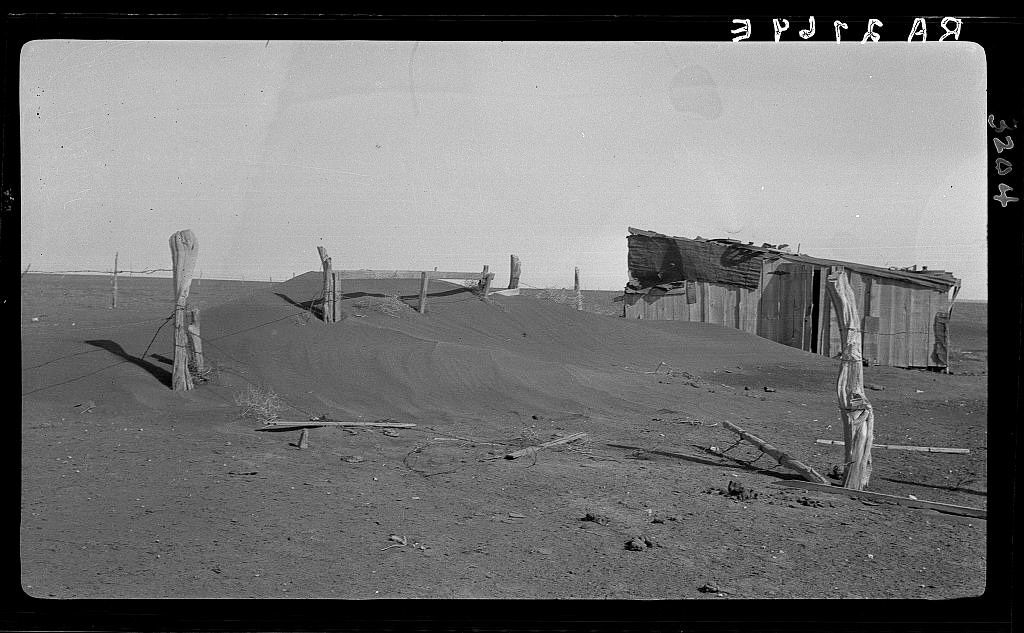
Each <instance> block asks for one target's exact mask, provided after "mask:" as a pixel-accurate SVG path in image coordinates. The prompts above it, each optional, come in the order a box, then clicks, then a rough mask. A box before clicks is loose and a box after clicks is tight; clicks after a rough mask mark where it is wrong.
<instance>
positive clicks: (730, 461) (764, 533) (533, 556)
mask: <svg viewBox="0 0 1024 633" xmlns="http://www.w3.org/2000/svg"><path fill="white" fill-rule="evenodd" d="M22 284H23V286H22V358H21V390H22V400H21V402H22V421H21V456H22V482H21V491H22V505H21V562H22V572H21V579H22V586H23V588H24V590H25V591H26V592H27V593H28V594H29V595H31V596H35V597H42V598H47V597H49V598H165V597H174V598H249V597H257V598H354V599H374V598H577V599H583V598H597V599H603V598H639V599H651V598H670V599H691V598H692V599H696V600H728V599H733V598H927V599H944V598H956V597H968V596H978V595H980V594H982V593H983V592H984V591H985V588H986V587H985V572H986V540H985V537H986V521H985V520H983V519H974V518H967V517H960V516H955V515H950V514H943V513H939V512H936V511H932V510H922V509H914V508H908V507H903V506H899V505H893V504H887V503H885V504H876V503H873V502H863V501H858V500H853V499H849V498H847V497H844V496H841V495H831V494H824V493H818V492H811V491H807V490H800V489H794V488H787V487H784V486H782V485H781V483H782V482H784V481H785V480H786V478H787V477H788V475H786V473H785V471H784V469H782V468H781V467H777V466H776V464H775V463H774V462H773V460H772V459H771V458H770V457H768V456H759V453H758V451H757V450H756V449H754V448H752V447H751V446H749V445H747V444H737V445H735V446H734V443H735V439H736V438H735V436H734V435H733V434H732V433H730V432H729V431H727V430H725V429H724V428H723V426H722V421H724V420H729V421H731V422H733V423H735V424H738V425H739V426H741V427H744V428H746V429H748V430H749V431H751V432H753V433H755V434H757V435H760V436H761V437H763V438H764V439H766V440H769V441H771V442H772V443H773V444H775V445H776V446H777V447H779V448H781V449H782V450H785V451H787V452H788V453H790V454H791V455H793V456H794V457H795V458H797V459H800V460H802V461H804V462H805V463H807V464H809V465H811V466H812V467H813V468H815V469H817V470H819V472H823V473H824V472H827V471H829V470H831V468H832V467H833V466H834V465H838V464H839V463H840V462H841V461H842V448H841V447H838V446H828V445H822V444H818V443H816V442H815V439H818V438H821V439H842V429H841V426H840V422H839V418H838V414H837V411H836V406H835V393H834V381H835V376H836V374H837V372H838V365H837V362H836V361H834V360H831V359H826V358H822V357H819V356H814V355H810V354H805V353H803V352H800V351H798V350H794V349H791V348H788V347H784V346H780V345H777V344H775V343H772V342H770V341H767V340H764V339H759V338H757V337H752V336H749V335H747V334H744V333H742V332H738V331H735V330H731V329H728V328H723V327H720V326H714V325H705V324H690V323H669V322H650V321H643V322H641V321H628V322H627V321H626V320H624V319H620V318H615V317H614V316H608V315H607V314H597V313H596V312H600V311H602V310H603V308H594V307H593V306H598V305H599V304H600V305H601V306H605V307H607V306H611V307H612V308H613V309H614V307H615V306H621V304H617V303H614V302H613V301H612V299H611V297H612V296H614V293H607V295H603V296H599V295H594V297H593V298H592V300H591V301H590V302H589V303H590V304H591V309H588V310H585V311H583V312H578V311H576V310H575V309H573V308H572V307H571V306H569V305H564V304H561V303H559V302H558V301H554V300H547V299H540V298H537V297H535V296H534V297H531V296H520V297H498V298H494V299H493V300H492V301H490V302H483V301H480V300H479V298H477V297H476V296H475V295H473V294H472V293H470V292H469V291H467V290H464V289H461V288H460V287H457V286H454V285H451V284H444V283H441V282H438V283H437V288H435V286H434V285H433V284H432V286H431V288H432V293H431V296H430V297H429V304H428V305H429V307H428V311H427V314H425V315H420V314H418V313H416V312H415V311H414V310H413V309H412V308H411V307H409V306H415V305H416V299H415V295H416V294H417V291H418V288H417V287H414V286H418V282H417V283H411V284H405V285H403V282H383V283H382V282H378V283H376V285H370V282H352V283H351V284H350V285H347V286H346V287H345V290H346V292H347V295H346V299H345V301H344V311H345V315H346V317H347V318H345V319H344V320H343V321H342V322H340V323H336V324H324V323H321V322H319V321H317V320H316V319H315V318H311V317H310V313H309V311H308V310H307V309H308V308H309V306H310V303H311V302H313V301H314V300H315V298H316V296H317V292H318V290H319V284H320V280H319V275H318V274H317V273H310V274H307V275H302V276H299V277H297V278H295V279H293V280H291V281H288V282H285V283H281V284H269V283H255V282H253V283H245V282H216V281H210V280H204V281H202V282H200V283H195V282H194V283H193V297H192V298H193V300H194V301H195V303H196V304H197V305H199V306H200V307H201V308H202V333H203V339H204V351H205V352H206V356H207V362H208V363H209V364H210V365H212V366H213V367H214V368H215V369H214V371H213V372H212V373H211V374H210V376H209V380H208V381H206V382H201V383H200V384H199V385H198V387H197V388H196V389H195V390H193V391H190V392H172V391H171V390H170V389H169V384H170V368H171V360H170V359H171V356H172V340H171V332H170V326H164V327H161V326H162V324H163V323H164V322H165V319H166V317H167V316H168V315H169V314H170V312H171V309H172V302H171V299H170V295H171V282H170V280H167V279H137V278H136V279H122V280H121V282H120V302H119V307H118V308H117V309H116V310H112V309H109V308H108V307H107V306H108V305H109V301H110V294H109V293H110V287H109V280H107V279H104V278H97V277H72V276H68V277H63V278H61V277H56V276H45V275H31V274H30V275H27V276H25V277H24V278H23V280H22ZM389 297H391V298H390V299H389ZM602 297H603V298H602ZM396 298H397V302H398V305H399V307H398V308H397V309H395V310H389V309H388V308H387V307H388V306H393V305H395V303H396ZM403 304H407V305H403ZM984 308H985V306H984V304H959V305H958V306H957V309H956V311H955V312H954V317H953V321H952V324H951V330H952V332H953V334H952V336H953V351H954V359H955V363H954V366H953V373H952V374H941V373H935V372H927V371H908V370H900V369H893V368H877V367H869V368H865V380H866V382H868V383H871V384H873V385H875V386H876V387H880V388H881V389H872V390H870V391H868V396H869V397H870V398H871V401H872V403H873V404H874V406H875V411H876V423H875V424H876V426H875V433H876V436H875V441H876V443H886V444H905V445H919V446H941V447H959V448H967V449H969V450H970V454H968V455H960V454H938V453H920V452H908V451H898V450H881V449H877V450H876V451H875V453H874V471H873V475H872V480H871V485H870V487H869V489H870V490H872V491H876V492H882V493H887V494H892V495H902V496H906V495H915V496H916V497H918V498H920V499H925V500H931V501H939V502H943V503H950V504H957V505H965V506H972V507H976V508H985V507H987V479H986V463H987V461H986V460H987V448H988V439H987V428H986V421H987V414H988V393H987V375H986V354H987V343H986V340H985V333H986V332H985V331H986V317H987V315H986V312H985V309H984ZM392 312H394V314H392ZM958 333H959V334H958ZM958 336H959V337H960V338H957V337H958ZM250 387H252V388H254V389H255V388H257V387H258V388H259V390H262V391H263V392H264V393H267V392H269V391H270V390H272V391H273V392H274V393H276V394H277V395H278V396H279V397H280V399H281V404H282V408H281V410H280V413H279V415H280V418H281V419H283V420H293V421H295V422H297V423H300V422H303V421H308V420H309V419H310V418H311V417H315V416H320V415H327V416H328V417H329V418H330V419H332V420H349V421H379V420H391V421H397V422H404V423H413V424H415V425H416V426H415V427H413V428H400V429H395V430H389V431H388V432H387V433H386V432H384V430H383V429H380V428H365V427H364V428H359V429H343V428H339V427H321V428H311V429H309V431H308V441H309V445H308V448H306V449H300V448H298V446H297V442H298V439H299V433H300V432H299V430H298V428H297V427H292V428H288V429H285V430H278V429H277V428H276V427H269V426H265V425H264V424H262V422H261V421H260V420H257V419H253V418H251V417H243V416H242V415H241V412H242V408H241V407H240V406H239V405H238V404H237V403H236V398H237V397H238V396H239V394H242V393H245V392H246V390H248V389H249V388H250ZM575 432H585V433H587V436H586V438H584V439H583V440H582V441H578V442H574V443H571V444H568V445H563V446H560V447H557V448H552V449H549V450H543V451H540V452H537V453H535V454H533V455H528V456H525V457H522V458H519V459H515V460H508V459H504V458H503V456H504V454H505V453H507V452H509V451H510V450H512V449H514V448H519V447H524V446H530V445H535V444H537V443H539V442H544V441H547V440H550V439H553V438H556V437H559V436H560V435H566V434H570V433H575ZM712 446H714V447H716V448H717V449H718V450H719V452H721V451H725V452H724V455H721V454H714V453H712V452H709V451H708V450H707V449H709V447H712ZM746 462H753V463H752V465H748V464H747V463H746ZM773 466H775V467H774V468H773ZM730 482H734V484H733V488H734V490H735V489H736V484H742V486H743V487H744V488H745V490H746V491H747V494H746V495H730V494H728V492H727V491H728V488H729V484H730ZM752 492H756V497H755V496H751V494H752ZM744 496H745V497H746V498H744Z"/></svg>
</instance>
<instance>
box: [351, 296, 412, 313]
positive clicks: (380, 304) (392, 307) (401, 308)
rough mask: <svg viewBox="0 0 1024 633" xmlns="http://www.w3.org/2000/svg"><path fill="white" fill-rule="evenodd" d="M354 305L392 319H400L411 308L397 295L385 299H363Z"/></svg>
mask: <svg viewBox="0 0 1024 633" xmlns="http://www.w3.org/2000/svg"><path fill="white" fill-rule="evenodd" d="M352 305H353V307H356V308H359V309H361V310H373V311H374V312H380V313H381V314H386V315H388V316H391V317H398V316H399V315H401V314H402V313H403V312H405V311H406V310H409V306H407V305H406V304H405V302H404V301H402V300H401V299H399V298H398V295H396V294H395V295H384V296H383V297H363V298H362V299H359V300H358V301H356V302H355V303H353V304H352Z"/></svg>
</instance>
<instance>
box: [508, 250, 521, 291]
mask: <svg viewBox="0 0 1024 633" xmlns="http://www.w3.org/2000/svg"><path fill="white" fill-rule="evenodd" d="M520 272H522V266H521V265H520V262H519V256H518V255H512V268H511V272H509V275H508V287H509V290H511V289H512V288H518V287H519V274H520Z"/></svg>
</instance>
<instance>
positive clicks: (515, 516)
mask: <svg viewBox="0 0 1024 633" xmlns="http://www.w3.org/2000/svg"><path fill="white" fill-rule="evenodd" d="M508 517H509V518H510V519H525V518H526V515H525V514H519V513H518V512H509V513H508Z"/></svg>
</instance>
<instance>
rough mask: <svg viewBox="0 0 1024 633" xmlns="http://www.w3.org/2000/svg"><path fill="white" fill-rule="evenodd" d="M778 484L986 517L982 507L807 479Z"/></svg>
mask: <svg viewBox="0 0 1024 633" xmlns="http://www.w3.org/2000/svg"><path fill="white" fill-rule="evenodd" d="M778 484H779V485H782V486H786V487H788V488H802V489H804V490H816V491H818V492H827V493H829V494H835V495H845V496H847V497H850V498H853V499H866V500H868V501H883V502H888V503H895V504H898V505H901V506H906V507H908V508H925V509H928V510H937V511H939V512H945V513H947V514H956V515H959V516H967V517H974V518H976V519H988V511H987V510H985V509H983V508H971V507H968V506H956V505H951V504H948V503H939V502H937V501H922V500H921V499H910V498H909V497H898V496H896V495H887V494H883V493H881V492H869V491H867V490H852V489H850V488H843V487H840V486H833V485H831V484H815V483H811V482H809V481H796V480H792V481H780V482H778Z"/></svg>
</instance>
